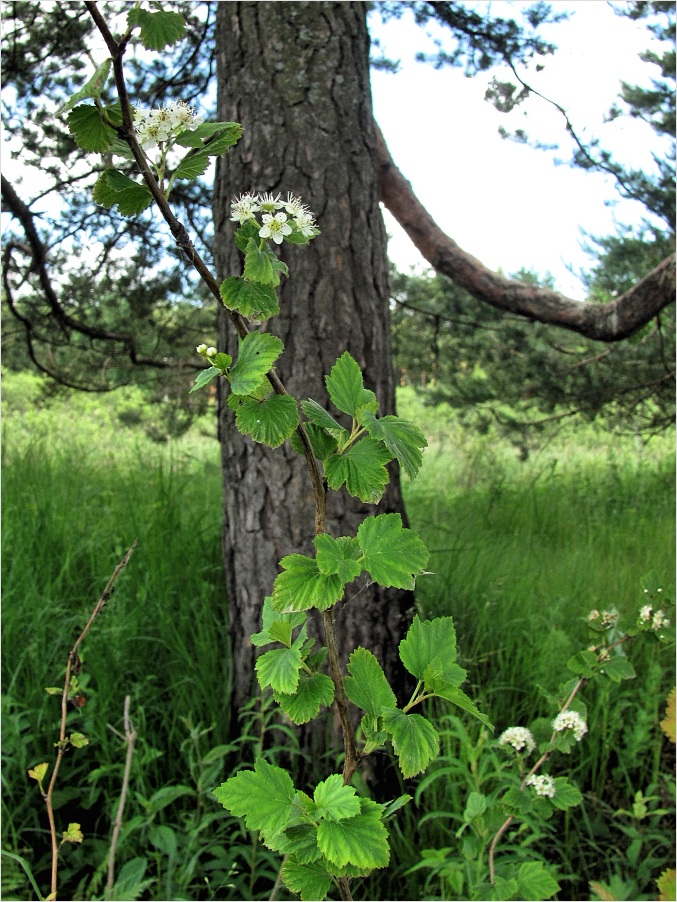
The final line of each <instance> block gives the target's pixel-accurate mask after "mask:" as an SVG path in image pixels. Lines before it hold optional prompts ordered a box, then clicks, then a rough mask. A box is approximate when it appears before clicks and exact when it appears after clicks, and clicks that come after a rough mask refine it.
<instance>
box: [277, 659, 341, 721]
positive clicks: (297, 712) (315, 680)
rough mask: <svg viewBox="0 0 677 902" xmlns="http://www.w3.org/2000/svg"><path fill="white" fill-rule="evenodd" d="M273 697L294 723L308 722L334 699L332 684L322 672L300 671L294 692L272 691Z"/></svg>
mask: <svg viewBox="0 0 677 902" xmlns="http://www.w3.org/2000/svg"><path fill="white" fill-rule="evenodd" d="M273 698H274V699H275V701H276V702H277V703H278V705H279V706H280V708H282V710H283V711H284V713H285V714H286V715H287V717H289V719H290V720H292V721H293V722H294V723H295V724H302V723H308V721H309V720H312V719H313V718H314V717H317V715H318V714H319V712H320V708H322V707H325V708H326V707H329V705H331V703H332V701H333V700H334V684H333V682H332V681H331V679H330V678H329V677H328V676H327V675H326V674H324V673H313V674H308V673H305V672H304V671H301V672H300V674H299V683H298V686H297V688H296V692H295V693H294V694H293V695H291V694H285V693H282V692H274V693H273Z"/></svg>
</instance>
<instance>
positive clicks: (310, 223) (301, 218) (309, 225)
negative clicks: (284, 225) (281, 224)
mask: <svg viewBox="0 0 677 902" xmlns="http://www.w3.org/2000/svg"><path fill="white" fill-rule="evenodd" d="M294 222H295V223H296V226H297V228H298V230H299V232H300V233H301V234H302V235H304V236H305V237H306V238H314V237H315V236H316V235H317V234H319V232H318V229H317V228H316V226H315V218H314V216H313V214H312V213H311V212H310V210H302V211H301V212H300V213H297V214H296V216H295V217H294Z"/></svg>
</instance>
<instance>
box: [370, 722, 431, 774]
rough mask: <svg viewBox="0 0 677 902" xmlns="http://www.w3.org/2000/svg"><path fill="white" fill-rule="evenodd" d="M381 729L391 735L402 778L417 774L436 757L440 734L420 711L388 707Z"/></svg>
mask: <svg viewBox="0 0 677 902" xmlns="http://www.w3.org/2000/svg"><path fill="white" fill-rule="evenodd" d="M383 728H384V729H385V730H387V731H388V732H389V733H390V734H391V736H392V742H393V749H394V751H395V754H396V755H397V758H398V762H399V765H400V770H401V771H402V776H403V777H405V778H408V777H414V776H415V775H416V774H420V773H421V771H423V770H425V769H426V767H427V766H428V765H429V764H430V762H431V761H433V760H434V759H435V758H437V756H438V754H439V751H440V737H439V735H438V733H437V730H436V729H435V727H433V725H432V724H431V723H430V721H429V720H427V719H426V718H425V717H423V716H422V715H421V714H405V713H404V711H400V710H399V708H391V709H389V710H387V711H384V713H383Z"/></svg>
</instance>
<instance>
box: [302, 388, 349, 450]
mask: <svg viewBox="0 0 677 902" xmlns="http://www.w3.org/2000/svg"><path fill="white" fill-rule="evenodd" d="M301 410H302V411H303V412H304V414H305V415H306V416H307V417H308V419H309V420H310V422H311V423H314V424H315V425H316V426H319V427H320V428H321V429H326V431H327V432H328V433H329V434H330V435H331V436H333V437H334V438H335V439H337V440H338V439H340V438H341V436H344V437H345V438H347V437H348V435H349V433H348V430H347V429H344V428H343V426H341V425H340V424H339V423H337V422H336V420H335V419H334V417H333V416H331V414H328V413H327V411H326V410H325V409H324V407H320V405H319V404H318V403H317V401H313V399H312V398H308V400H307V401H301Z"/></svg>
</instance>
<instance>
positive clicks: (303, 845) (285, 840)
mask: <svg viewBox="0 0 677 902" xmlns="http://www.w3.org/2000/svg"><path fill="white" fill-rule="evenodd" d="M277 845H279V848H278V849H277V850H276V851H278V852H282V853H283V854H284V855H291V856H292V857H293V858H294V860H295V861H297V862H298V863H299V864H310V862H311V861H317V859H318V858H320V857H321V855H322V853H321V852H320V850H319V849H318V847H317V826H316V825H315V824H308V823H305V824H303V823H299V824H294V826H291V827H287V828H286V829H285V831H284V834H283V835H282V836H281V837H279V842H278V843H277Z"/></svg>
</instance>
